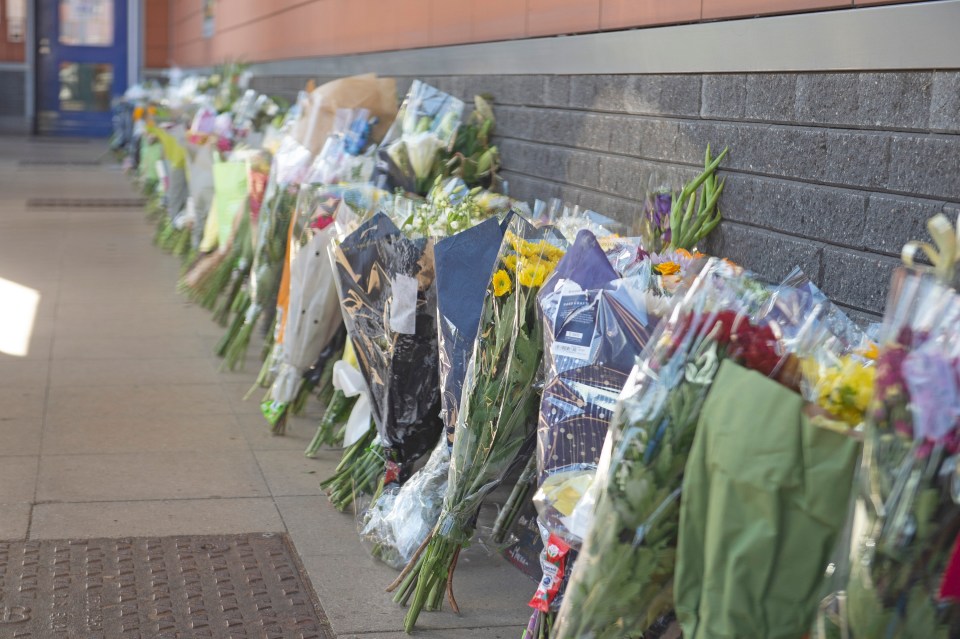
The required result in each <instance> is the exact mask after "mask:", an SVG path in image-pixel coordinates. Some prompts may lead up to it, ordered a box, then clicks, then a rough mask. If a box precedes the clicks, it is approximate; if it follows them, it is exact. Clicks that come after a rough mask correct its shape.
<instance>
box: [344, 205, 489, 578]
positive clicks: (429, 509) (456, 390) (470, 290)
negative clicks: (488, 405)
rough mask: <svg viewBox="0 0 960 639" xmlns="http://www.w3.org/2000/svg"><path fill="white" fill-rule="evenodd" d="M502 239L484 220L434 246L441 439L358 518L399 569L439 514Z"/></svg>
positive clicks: (376, 547) (365, 535) (363, 529)
mask: <svg viewBox="0 0 960 639" xmlns="http://www.w3.org/2000/svg"><path fill="white" fill-rule="evenodd" d="M502 240H503V226H502V225H501V224H500V223H498V222H497V220H496V219H493V218H488V219H487V220H485V221H484V222H481V223H480V224H478V225H477V226H474V227H472V228H468V229H467V230H465V231H461V232H459V233H457V234H455V235H451V236H450V237H448V238H444V239H442V240H440V241H438V242H437V244H436V246H435V247H434V259H435V261H436V267H437V315H438V317H437V330H438V340H437V343H438V351H439V362H440V369H439V375H440V406H441V409H440V414H441V417H442V419H443V423H444V425H445V428H446V432H447V437H442V438H440V440H439V441H438V442H437V445H436V446H435V447H434V450H433V452H432V453H431V455H430V459H429V460H428V461H427V463H426V465H425V466H424V467H423V468H421V469H420V470H418V471H417V472H416V473H414V475H413V476H412V477H411V478H410V479H409V480H408V481H407V482H406V483H405V484H404V485H403V486H394V487H389V488H387V489H385V490H384V491H383V493H382V494H381V495H380V497H379V498H378V499H377V500H376V501H375V502H374V503H373V504H372V505H371V506H370V508H369V509H368V510H367V511H366V512H365V513H364V516H363V521H362V525H361V530H360V533H361V536H362V537H363V538H364V539H365V541H367V542H368V543H369V544H371V545H372V547H373V553H374V555H375V556H377V557H378V558H380V559H381V560H382V561H384V562H385V563H387V564H389V565H391V566H393V567H395V568H397V569H400V568H403V566H405V565H406V564H407V563H408V562H409V561H410V558H411V557H412V556H413V553H414V552H416V550H417V548H419V547H420V544H421V543H423V540H424V539H426V537H427V535H428V534H430V531H431V530H432V529H433V527H434V525H435V524H436V523H437V517H439V516H440V508H441V505H442V503H443V497H444V494H445V493H446V489H447V477H448V475H449V470H450V446H451V444H452V442H453V432H454V426H455V424H456V420H457V414H458V407H459V405H460V394H461V391H462V388H463V377H464V374H465V372H466V367H467V364H468V362H469V359H470V355H471V353H472V351H473V342H474V339H475V338H476V335H477V324H478V323H479V321H480V312H481V309H482V306H483V298H484V293H485V292H486V289H487V283H488V282H489V281H490V275H491V272H492V269H493V265H494V261H495V260H496V259H497V253H498V251H499V249H500V243H501V242H502Z"/></svg>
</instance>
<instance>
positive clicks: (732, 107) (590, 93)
mask: <svg viewBox="0 0 960 639" xmlns="http://www.w3.org/2000/svg"><path fill="white" fill-rule="evenodd" d="M422 79H424V80H425V81H427V82H430V83H431V84H434V85H436V86H438V87H440V88H442V89H444V90H447V91H450V92H452V93H454V94H457V95H459V96H461V97H463V98H465V99H467V98H469V97H470V96H472V95H473V94H474V93H490V94H492V95H493V96H494V98H495V100H496V105H497V106H496V113H497V118H498V121H497V135H498V144H499V145H500V148H501V150H502V156H503V167H504V170H503V175H504V177H505V178H506V179H507V180H508V181H509V188H510V193H511V195H513V196H515V197H518V198H522V199H527V200H531V199H533V198H540V199H545V198H548V197H562V198H564V199H565V200H568V201H570V202H573V203H578V204H580V205H582V206H586V207H590V208H593V209H595V210H597V211H599V212H602V213H604V214H606V215H610V216H612V217H615V218H617V219H619V220H621V221H623V222H625V223H627V224H628V225H632V224H633V223H634V222H635V220H636V219H637V216H638V213H639V211H640V208H641V207H640V202H639V200H640V199H641V198H642V197H643V193H644V190H645V188H646V186H647V184H648V181H649V178H650V175H651V173H653V172H656V173H657V174H658V175H660V176H662V177H663V179H666V180H668V181H674V182H679V181H681V180H683V179H687V178H689V177H690V176H692V175H695V174H696V172H697V167H698V166H699V165H701V163H702V154H703V150H704V148H705V147H706V145H707V144H708V143H709V144H711V145H712V147H713V148H714V149H720V148H722V147H724V146H729V147H730V154H729V156H728V157H727V159H726V161H725V162H724V164H723V173H724V175H725V176H726V178H727V187H726V191H725V193H724V196H723V198H722V200H721V205H722V210H723V214H724V217H725V221H724V222H723V223H722V224H721V225H720V227H719V229H718V231H717V232H715V233H714V236H713V237H712V239H711V240H710V242H709V243H708V245H707V246H706V247H705V248H706V249H707V250H709V251H710V252H712V253H715V254H719V255H722V256H725V257H730V258H731V259H734V260H736V261H738V262H739V263H741V264H743V265H744V266H747V267H748V268H751V269H753V270H755V271H757V272H759V273H760V274H762V275H764V276H765V277H768V278H770V279H777V278H779V277H781V276H782V275H784V274H786V273H787V272H788V271H790V270H791V269H792V268H793V267H794V266H795V265H797V264H799V265H800V266H801V267H803V269H804V270H805V271H806V272H807V273H808V274H809V275H810V276H811V277H812V278H813V279H814V280H815V281H816V282H817V283H818V284H819V285H821V286H822V287H823V289H824V290H825V291H826V292H827V293H828V294H829V295H830V296H831V297H833V299H835V300H836V301H837V302H839V303H840V304H841V305H843V306H845V307H846V308H848V309H850V310H851V311H853V312H854V314H855V315H864V316H871V315H876V314H878V313H880V312H882V310H883V304H884V297H885V293H886V288H887V283H888V280H889V276H890V272H891V270H892V269H893V267H894V266H896V264H897V262H898V255H899V252H900V248H901V246H902V245H903V243H904V242H906V241H907V240H910V239H927V236H926V231H925V227H924V223H925V221H926V219H927V218H928V217H930V216H931V215H933V214H935V213H937V212H941V211H942V212H945V213H948V214H950V215H951V216H953V217H955V216H956V213H957V212H958V211H960V72H925V71H911V72H888V73H866V72H865V73H787V74H729V75H727V74H724V75H663V76H650V75H642V76H627V75H613V76H593V75H591V76H536V75H489V76H447V77H425V78H422ZM305 81H306V78H303V77H273V78H258V79H257V80H256V82H257V85H258V87H259V88H261V89H262V90H268V91H273V92H280V93H286V94H288V95H289V94H292V93H295V90H296V89H297V88H299V87H302V86H303V84H304V83H305ZM408 81H409V78H405V79H403V81H402V82H401V85H402V87H405V86H406V84H407V82H408Z"/></svg>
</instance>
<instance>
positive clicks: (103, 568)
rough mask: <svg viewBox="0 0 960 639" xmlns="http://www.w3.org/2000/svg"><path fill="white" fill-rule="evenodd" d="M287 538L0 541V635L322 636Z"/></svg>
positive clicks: (5, 638) (142, 638)
mask: <svg viewBox="0 0 960 639" xmlns="http://www.w3.org/2000/svg"><path fill="white" fill-rule="evenodd" d="M333 636H334V635H333V631H332V630H331V629H330V625H329V623H328V622H327V619H326V616H325V615H324V613H323V611H322V610H321V609H320V608H319V606H318V605H317V604H316V602H315V597H314V595H313V592H312V590H311V589H310V586H309V585H308V583H307V581H306V578H305V576H304V575H303V573H302V570H301V569H300V566H299V562H298V560H297V558H296V556H295V555H294V554H293V552H292V550H291V545H290V542H289V540H288V539H287V538H286V535H280V534H270V533H266V534H262V535H227V536H218V537H207V536H204V537H156V538H136V539H93V540H69V541H12V542H0V639H74V638H81V637H82V638H83V639H121V638H130V639H187V638H189V639H195V638H200V637H205V638H208V639H327V638H330V639H332V638H333Z"/></svg>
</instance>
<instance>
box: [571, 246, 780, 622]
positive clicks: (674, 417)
mask: <svg viewBox="0 0 960 639" xmlns="http://www.w3.org/2000/svg"><path fill="white" fill-rule="evenodd" d="M768 298H769V291H768V289H767V287H765V286H763V285H762V284H760V283H759V282H757V281H756V279H755V278H754V277H753V276H752V275H751V274H749V273H746V272H744V271H742V270H740V269H738V268H736V267H733V266H731V265H729V264H727V263H725V262H723V261H720V260H716V259H711V260H708V261H707V262H706V263H705V264H704V266H703V268H702V269H701V271H700V273H699V275H698V276H697V277H696V279H695V280H694V281H693V282H692V283H691V285H690V287H689V289H688V290H687V291H686V293H685V295H684V297H683V298H682V300H680V301H679V303H678V304H677V306H676V308H675V309H674V311H673V314H672V315H671V317H670V319H669V320H668V321H666V322H664V323H662V324H661V326H660V329H659V330H658V331H657V333H656V334H655V335H654V337H653V339H651V341H650V342H649V343H648V345H647V348H646V350H645V351H644V354H643V358H642V359H641V361H640V362H639V363H638V364H637V366H635V367H634V369H633V371H632V372H631V374H630V377H629V378H628V380H627V383H626V385H625V387H624V389H623V392H622V393H621V396H620V400H619V402H618V404H617V407H616V411H615V414H614V417H613V421H612V422H611V427H610V429H609V431H608V433H607V436H606V439H605V441H604V450H603V451H602V454H601V461H600V465H599V466H598V471H597V476H596V479H595V482H594V485H595V486H596V487H597V498H596V507H595V512H594V513H593V517H592V519H593V525H592V526H590V528H589V531H588V532H587V534H586V535H585V537H584V543H583V546H582V549H581V552H580V555H579V557H578V560H577V563H576V566H575V567H574V570H573V573H572V575H571V578H570V583H569V586H568V588H567V592H566V596H565V598H564V601H563V604H562V606H561V609H560V614H559V617H558V628H557V633H558V636H559V637H561V638H568V637H569V638H571V639H572V638H576V639H588V638H591V637H619V636H632V635H640V634H642V633H643V632H644V631H645V630H646V629H647V628H648V627H650V625H651V624H652V623H653V622H654V621H655V620H656V619H657V617H658V616H659V615H660V614H662V613H664V612H668V611H669V610H670V609H671V608H672V575H673V563H674V560H675V559H674V554H675V548H676V542H677V539H676V534H677V521H678V519H679V496H680V486H681V481H682V476H683V468H684V465H685V462H686V456H687V453H688V451H689V450H690V446H691V444H692V441H693V437H694V433H695V431H696V428H695V427H696V423H697V418H698V416H699V412H700V409H701V407H702V406H703V401H704V399H705V397H706V395H707V392H708V391H709V390H710V386H711V384H712V382H713V379H714V376H715V375H716V373H717V370H718V368H719V364H720V362H721V361H722V360H724V359H733V360H735V361H738V362H741V363H744V364H745V365H746V366H748V367H749V368H752V369H754V370H757V371H759V372H760V373H761V374H763V375H768V376H772V375H775V374H776V373H777V372H778V371H779V367H780V364H781V360H782V353H781V352H780V350H779V345H778V342H777V335H776V333H775V330H774V327H773V326H772V325H771V324H770V323H768V322H766V321H764V319H763V318H762V316H761V314H760V309H761V307H762V305H763V303H764V302H766V301H767V300H768Z"/></svg>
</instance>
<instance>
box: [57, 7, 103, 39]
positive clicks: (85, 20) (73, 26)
mask: <svg viewBox="0 0 960 639" xmlns="http://www.w3.org/2000/svg"><path fill="white" fill-rule="evenodd" d="M113 2H114V0H60V44H65V45H67V46H71V47H109V46H111V45H112V44H113Z"/></svg>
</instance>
